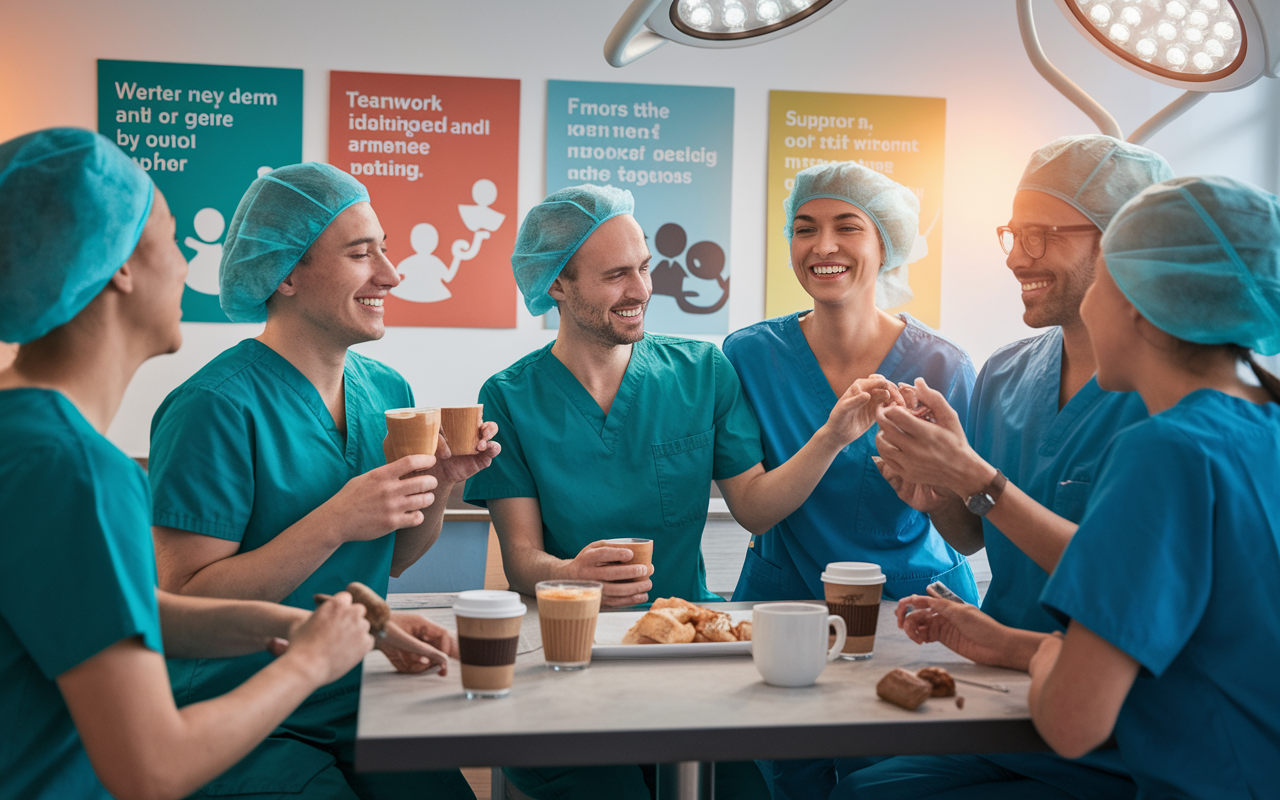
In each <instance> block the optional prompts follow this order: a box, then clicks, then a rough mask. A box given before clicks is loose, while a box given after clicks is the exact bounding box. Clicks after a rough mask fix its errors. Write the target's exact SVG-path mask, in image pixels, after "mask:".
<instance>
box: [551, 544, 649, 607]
mask: <svg viewBox="0 0 1280 800" xmlns="http://www.w3.org/2000/svg"><path fill="white" fill-rule="evenodd" d="M634 555H635V553H633V552H631V551H630V550H629V549H627V548H625V547H613V546H611V545H609V544H608V543H606V542H603V541H600V542H592V543H591V544H589V545H587V546H586V547H584V548H582V550H581V551H580V552H579V553H578V555H577V556H576V557H574V559H573V560H572V561H570V562H568V563H567V564H566V565H565V575H564V577H565V578H566V579H569V580H575V581H600V582H601V583H603V584H604V590H603V592H602V593H601V595H600V605H601V606H605V607H608V608H615V607H618V606H633V605H635V604H636V603H644V602H647V601H648V600H649V590H650V589H652V588H653V581H651V580H649V576H651V575H653V572H654V568H653V565H652V564H628V563H627V562H628V561H630V560H631V559H632V557H633V556H634ZM637 579H640V580H637Z"/></svg>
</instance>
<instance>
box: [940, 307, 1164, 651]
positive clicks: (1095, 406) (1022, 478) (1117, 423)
mask: <svg viewBox="0 0 1280 800" xmlns="http://www.w3.org/2000/svg"><path fill="white" fill-rule="evenodd" d="M1061 384H1062V329H1061V328H1056V327H1055V328H1053V329H1051V330H1049V331H1048V332H1046V333H1044V334H1041V335H1040V336H1036V337H1034V338H1031V339H1025V340H1023V341H1020V342H1015V343H1013V344H1011V345H1007V346H1006V347H1003V348H1001V349H1000V350H997V351H996V352H995V354H994V355H992V356H991V358H990V359H988V360H987V363H986V364H985V365H983V367H982V372H980V373H979V374H978V380H977V383H975V384H974V387H973V399H972V401H971V402H970V404H969V419H968V422H967V423H966V424H965V433H966V434H967V435H968V437H969V444H970V445H971V446H972V447H973V449H974V451H976V452H977V453H978V455H980V456H982V457H983V458H984V459H986V461H987V463H989V464H991V465H992V466H994V467H996V468H997V469H999V470H1000V471H1001V472H1003V473H1004V474H1005V477H1007V478H1008V479H1009V480H1010V481H1012V482H1013V483H1014V484H1015V485H1016V486H1017V487H1018V488H1019V489H1021V490H1022V491H1024V492H1026V493H1027V495H1028V496H1030V497H1031V499H1033V500H1035V501H1036V502H1038V503H1040V504H1041V505H1043V506H1045V507H1046V508H1048V509H1050V510H1051V511H1053V512H1054V513H1055V514H1058V515H1059V516H1062V517H1065V518H1067V519H1069V520H1071V521H1072V522H1079V521H1080V519H1081V517H1083V516H1084V509H1085V505H1086V503H1087V502H1088V500H1089V495H1090V493H1091V492H1092V491H1093V489H1094V486H1095V479H1096V476H1097V472H1098V467H1099V464H1100V463H1101V461H1102V454H1103V453H1104V452H1105V451H1106V448H1107V444H1108V443H1109V442H1110V441H1111V439H1112V437H1114V436H1115V435H1116V434H1117V433H1119V432H1120V431H1121V430H1123V429H1124V428H1126V427H1128V426H1130V425H1132V424H1134V423H1136V422H1140V421H1142V420H1144V419H1146V418H1147V407H1146V406H1145V405H1143V403H1142V398H1141V397H1139V396H1138V395H1137V393H1127V394H1122V393H1117V392H1108V391H1104V390H1103V389H1102V388H1101V387H1099V386H1098V382H1097V380H1095V379H1093V378H1090V379H1089V382H1088V383H1086V384H1085V385H1084V387H1083V388H1081V389H1080V391H1078V392H1076V394H1075V396H1074V397H1072V398H1071V399H1070V400H1069V401H1068V402H1067V404H1066V405H1065V406H1063V407H1062V410H1058V390H1059V387H1060V386H1061ZM982 533H983V538H984V541H985V544H986V548H987V559H988V561H989V562H990V564H991V585H990V586H989V587H988V588H987V594H986V596H985V597H984V598H983V600H982V610H983V611H985V612H986V613H988V614H990V615H991V616H992V617H994V618H995V619H996V620H997V621H999V622H1002V623H1004V624H1005V625H1009V626H1010V627H1014V628H1022V629H1025V630H1033V631H1041V632H1043V633H1048V632H1049V631H1054V630H1061V626H1059V625H1058V623H1057V621H1056V620H1055V619H1053V618H1052V617H1050V616H1049V615H1048V614H1046V613H1045V612H1044V610H1043V609H1042V608H1040V603H1039V599H1040V592H1041V590H1043V589H1044V583H1045V581H1046V580H1048V578H1049V575H1048V573H1046V572H1045V571H1044V570H1043V569H1041V568H1040V567H1039V566H1038V565H1037V564H1036V562H1034V561H1032V560H1031V559H1030V558H1029V557H1028V556H1027V555H1026V554H1025V553H1023V552H1022V550H1020V549H1019V548H1018V546H1017V545H1015V544H1014V543H1013V542H1011V541H1009V538H1008V537H1006V536H1005V535H1004V534H1003V533H1001V532H1000V529H999V528H997V527H996V526H994V525H992V524H991V522H990V521H989V520H987V519H983V520H982Z"/></svg>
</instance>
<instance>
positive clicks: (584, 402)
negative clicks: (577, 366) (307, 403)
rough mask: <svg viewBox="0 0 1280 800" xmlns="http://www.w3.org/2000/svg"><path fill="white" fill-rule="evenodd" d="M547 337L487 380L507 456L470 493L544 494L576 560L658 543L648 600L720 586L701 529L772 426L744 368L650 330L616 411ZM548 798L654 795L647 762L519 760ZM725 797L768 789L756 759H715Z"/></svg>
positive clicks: (546, 539) (548, 516)
mask: <svg viewBox="0 0 1280 800" xmlns="http://www.w3.org/2000/svg"><path fill="white" fill-rule="evenodd" d="M551 348H552V345H547V346H546V347H543V348H541V349H539V350H536V351H534V352H533V353H530V354H529V355H527V356H525V357H524V358H522V359H520V360H519V361H517V362H516V363H515V364H513V365H511V366H510V367H508V368H507V369H505V370H503V371H502V372H500V373H498V374H497V375H494V376H493V377H492V378H490V379H489V380H488V381H486V382H485V385H484V387H483V388H482V389H481V390H480V402H481V403H484V412H485V417H486V418H487V419H490V420H492V421H494V422H496V423H497V424H498V435H497V436H496V437H494V438H495V440H496V441H497V442H498V443H499V444H501V445H502V455H501V456H499V457H498V458H496V459H494V461H493V464H492V465H491V466H490V467H489V468H488V469H485V470H483V471H481V472H479V473H477V474H476V475H475V476H474V477H473V478H471V479H470V480H468V481H467V487H466V493H465V497H466V499H467V502H470V503H475V504H477V505H481V506H487V504H488V503H487V501H489V500H494V499H499V498H504V497H535V498H537V499H538V504H539V506H540V508H541V511H542V535H543V544H544V547H545V548H546V551H547V552H548V553H550V554H551V555H553V556H556V557H557V558H573V557H574V556H576V555H577V554H578V553H579V552H580V551H581V550H582V548H583V547H585V546H586V545H588V544H590V543H591V542H594V541H596V540H598V539H607V538H614V537H620V536H639V537H644V538H648V539H653V564H654V574H653V589H652V590H650V592H649V596H650V598H652V599H657V598H659V597H672V596H674V597H683V598H685V599H686V600H692V601H694V602H705V601H718V600H720V599H721V598H720V597H719V596H718V595H716V594H714V593H713V592H711V591H710V590H709V589H707V580H706V569H705V567H704V565H703V561H702V531H703V529H704V528H705V527H706V522H707V506H708V498H709V497H710V492H711V481H712V480H720V479H722V478H732V477H734V476H735V475H740V474H742V473H743V472H746V471H747V470H748V469H750V468H752V467H754V466H755V465H756V464H759V463H760V460H761V450H760V427H759V425H758V424H757V423H756V419H755V416H754V415H753V414H752V413H751V408H750V406H748V405H747V401H746V398H744V397H743V395H742V387H741V384H740V383H739V381H738V376H737V375H736V374H734V371H733V367H732V366H730V365H729V362H728V360H727V359H725V357H724V355H723V354H722V353H721V352H720V350H719V349H718V348H717V347H716V346H715V345H714V344H709V343H707V342H698V341H692V340H689V339H679V338H676V337H671V336H658V335H654V334H650V333H647V334H645V336H644V338H643V339H641V340H640V341H639V342H636V343H635V344H634V345H633V346H632V350H631V360H630V362H628V364H627V370H626V373H625V374H624V375H623V378H622V383H621V385H620V386H619V387H618V393H617V396H616V397H615V398H614V401H613V404H612V406H610V408H609V413H608V415H606V414H605V413H604V411H603V410H602V409H601V408H600V406H599V405H598V404H597V403H596V401H595V399H594V398H592V396H591V394H590V393H589V392H587V390H586V389H585V388H584V387H583V386H582V384H581V383H579V382H578V379H577V378H575V377H574V375H573V373H572V372H570V371H569V369H568V368H567V367H566V366H565V365H564V364H562V363H561V362H560V360H559V359H558V358H556V357H555V355H554V354H553V353H552V352H551ZM506 773H507V776H508V777H509V778H510V779H511V781H512V783H514V784H515V785H516V786H517V787H518V788H519V789H520V790H521V791H522V792H524V793H525V794H527V795H529V796H531V797H533V798H535V800H566V799H574V800H596V799H597V798H604V797H608V798H620V799H621V800H643V798H647V797H648V796H649V791H648V789H647V788H646V786H645V780H644V777H643V773H642V771H641V769H640V767H637V766H628V765H618V766H601V767H549V768H534V769H508V770H506ZM716 794H717V796H718V797H733V798H744V800H746V799H748V798H753V797H759V798H767V797H768V791H767V789H766V788H765V786H764V782H763V780H762V779H761V777H760V773H759V770H757V769H756V766H755V764H753V763H752V762H738V763H718V764H716Z"/></svg>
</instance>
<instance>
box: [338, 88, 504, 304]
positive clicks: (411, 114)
mask: <svg viewBox="0 0 1280 800" xmlns="http://www.w3.org/2000/svg"><path fill="white" fill-rule="evenodd" d="M519 140H520V81H518V80H502V79H495V78H456V77H446V76H439V75H389V74H381V73H372V72H331V73H329V163H330V164H333V165H334V166H335V167H339V168H340V169H344V170H346V171H347V172H350V173H351V174H352V175H354V176H355V177H356V178H357V179H359V180H360V181H361V182H362V183H364V185H365V186H367V187H368V188H369V194H370V196H371V197H372V198H373V207H374V209H375V210H376V211H377V212H378V219H379V221H381V222H382V227H383V229H384V230H385V231H386V232H387V248H388V253H387V255H388V257H389V258H390V259H391V262H392V263H393V264H395V265H396V269H397V270H398V271H399V272H400V276H401V278H402V279H403V280H402V281H401V283H400V285H399V286H397V287H396V288H394V289H392V290H391V294H392V296H391V297H388V298H387V301H386V306H385V307H386V310H387V313H386V322H387V324H388V325H410V326H428V327H448V328H514V327H515V325H516V283H515V279H514V278H513V277H512V275H511V251H512V249H514V247H515V240H516V228H517V226H518V223H519V220H517V219H516V181H517V173H518V148H519Z"/></svg>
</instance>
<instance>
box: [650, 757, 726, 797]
mask: <svg viewBox="0 0 1280 800" xmlns="http://www.w3.org/2000/svg"><path fill="white" fill-rule="evenodd" d="M715 769H716V765H715V764H711V763H702V762H699V761H681V762H680V763H678V764H659V765H658V800H715Z"/></svg>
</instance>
